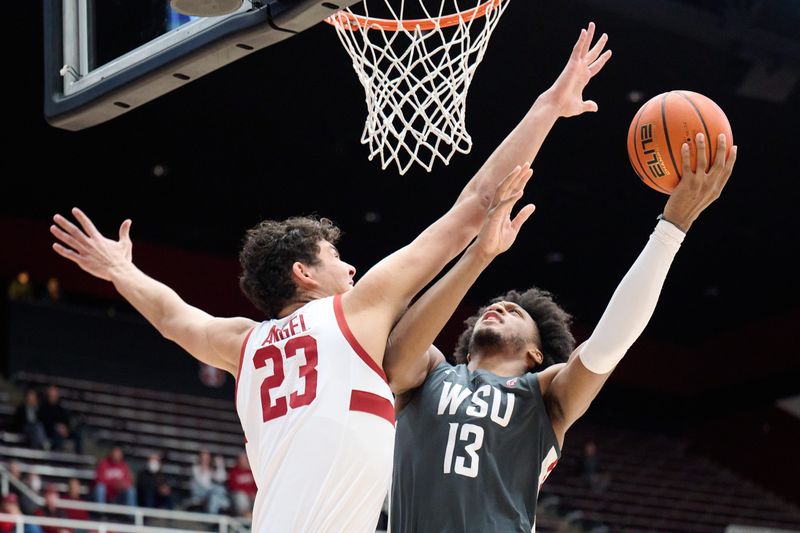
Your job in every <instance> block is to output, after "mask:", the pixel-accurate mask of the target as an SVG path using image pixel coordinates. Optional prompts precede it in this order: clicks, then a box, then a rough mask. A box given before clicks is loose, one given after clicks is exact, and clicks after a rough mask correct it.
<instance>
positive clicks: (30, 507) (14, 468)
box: [8, 461, 39, 514]
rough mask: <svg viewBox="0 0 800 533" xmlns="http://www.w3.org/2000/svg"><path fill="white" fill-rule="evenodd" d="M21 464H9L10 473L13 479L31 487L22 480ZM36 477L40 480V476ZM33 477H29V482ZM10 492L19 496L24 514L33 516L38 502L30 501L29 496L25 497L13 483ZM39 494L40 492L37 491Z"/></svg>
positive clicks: (14, 462)
mask: <svg viewBox="0 0 800 533" xmlns="http://www.w3.org/2000/svg"><path fill="white" fill-rule="evenodd" d="M20 466H21V465H20V464H19V462H18V461H11V462H10V463H8V473H9V474H10V475H11V478H13V479H15V480H17V481H19V482H20V483H22V484H25V485H29V484H28V483H26V482H25V481H24V480H23V479H22V472H21V469H20ZM34 476H35V479H38V477H39V476H36V475H35V474H34ZM30 478H31V476H30V475H29V476H28V480H30ZM8 490H9V491H10V493H13V494H16V495H17V504H18V505H19V506H20V508H21V509H22V514H33V512H34V511H36V507H37V505H36V502H34V501H33V500H32V499H30V498H29V497H28V496H26V495H25V493H24V492H22V491H21V490H20V489H18V488H17V487H16V486H15V485H14V484H13V483H9V484H8ZM36 492H38V490H37V491H36Z"/></svg>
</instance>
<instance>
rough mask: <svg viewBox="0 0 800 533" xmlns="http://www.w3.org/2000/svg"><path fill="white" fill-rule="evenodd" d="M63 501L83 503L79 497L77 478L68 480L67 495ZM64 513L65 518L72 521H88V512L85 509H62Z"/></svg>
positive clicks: (79, 490)
mask: <svg viewBox="0 0 800 533" xmlns="http://www.w3.org/2000/svg"><path fill="white" fill-rule="evenodd" d="M64 499H65V500H72V501H76V502H82V501H84V499H83V497H82V496H81V482H80V481H79V480H78V478H75V477H73V478H70V479H69V484H68V485H67V495H66V496H65V497H64ZM64 512H65V513H67V518H70V519H72V520H89V518H90V517H89V511H87V510H86V509H64Z"/></svg>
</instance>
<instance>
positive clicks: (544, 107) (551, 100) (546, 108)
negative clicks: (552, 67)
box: [531, 88, 561, 122]
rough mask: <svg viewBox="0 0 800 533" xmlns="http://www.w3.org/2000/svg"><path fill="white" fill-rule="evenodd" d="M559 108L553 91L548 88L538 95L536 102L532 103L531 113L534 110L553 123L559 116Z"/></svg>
mask: <svg viewBox="0 0 800 533" xmlns="http://www.w3.org/2000/svg"><path fill="white" fill-rule="evenodd" d="M559 108H560V106H559V103H558V98H556V95H555V94H554V92H553V89H552V88H550V89H547V90H546V91H545V92H543V93H542V94H540V95H539V97H538V98H537V99H536V101H534V102H533V106H532V107H531V111H534V110H535V111H537V112H539V113H541V114H543V115H544V116H546V117H549V118H551V119H552V120H553V121H554V122H555V121H556V120H558V118H559V117H560V116H561V113H560V112H559Z"/></svg>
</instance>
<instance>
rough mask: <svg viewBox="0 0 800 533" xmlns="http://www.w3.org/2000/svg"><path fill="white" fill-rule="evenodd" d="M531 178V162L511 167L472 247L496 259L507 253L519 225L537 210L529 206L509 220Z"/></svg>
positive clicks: (498, 188)
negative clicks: (512, 168)
mask: <svg viewBox="0 0 800 533" xmlns="http://www.w3.org/2000/svg"><path fill="white" fill-rule="evenodd" d="M531 175H533V171H531V169H530V163H527V162H526V163H525V164H524V165H522V166H517V167H516V168H514V170H512V171H511V173H510V174H509V175H508V176H506V178H505V179H504V180H503V181H502V182H501V183H500V185H499V186H498V187H497V190H496V191H495V195H494V200H493V201H492V205H491V207H490V208H489V212H488V213H487V215H486V221H485V222H484V224H483V227H482V228H481V231H480V233H478V237H477V239H476V240H475V247H476V248H477V249H479V250H480V251H481V252H482V253H484V254H486V255H487V256H489V257H495V256H497V255H499V254H501V253H503V252H505V251H506V250H508V249H509V248H510V247H511V245H512V244H514V240H515V239H516V238H517V234H518V233H519V230H520V228H521V227H522V225H523V224H524V223H525V221H526V220H528V218H529V217H530V216H531V215H532V214H533V211H534V209H535V208H536V207H535V206H534V205H533V204H528V205H526V206H525V207H523V208H522V209H521V210H520V211H519V213H517V216H515V217H514V219H513V220H512V219H511V210H512V209H513V208H514V205H515V204H516V203H517V200H519V199H520V198H522V194H523V193H524V192H525V185H526V184H527V183H528V180H530V179H531Z"/></svg>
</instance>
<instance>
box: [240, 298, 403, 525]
mask: <svg viewBox="0 0 800 533" xmlns="http://www.w3.org/2000/svg"><path fill="white" fill-rule="evenodd" d="M236 411H237V412H238V414H239V419H240V420H241V422H242V427H243V428H244V434H245V439H246V448H247V457H248V459H249V460H250V467H251V468H252V470H253V476H254V477H255V480H256V484H257V485H258V494H257V495H256V501H255V508H254V509H253V531H254V532H258V533H261V532H270V533H271V532H276V533H292V532H308V533H313V532H338V531H342V532H348V533H350V532H352V533H359V532H365V533H366V532H374V531H375V526H376V524H377V522H378V516H379V513H380V509H381V505H382V503H383V500H384V497H385V496H386V493H387V491H388V489H389V483H390V480H391V474H392V453H393V447H394V430H395V427H394V400H393V397H392V393H391V391H390V390H389V385H388V383H387V381H386V375H385V374H384V373H383V370H382V369H381V368H380V367H379V366H378V365H377V364H376V363H375V361H374V360H373V359H372V358H371V357H370V356H369V355H368V354H367V353H366V352H365V351H364V349H363V348H362V347H361V346H360V345H359V344H358V342H357V341H356V339H355V337H353V334H352V333H351V332H350V328H349V327H348V326H347V323H346V322H345V318H344V313H343V312H342V302H341V296H332V297H329V298H323V299H319V300H314V301H312V302H309V303H308V304H306V305H304V306H303V307H301V308H300V309H298V310H297V311H295V312H294V313H292V314H291V315H289V316H287V317H285V318H281V319H278V320H268V321H266V322H262V323H261V324H259V325H258V326H256V327H255V328H253V330H252V331H251V332H250V333H249V334H248V336H247V339H246V340H245V342H244V345H243V346H242V354H241V359H240V361H239V375H238V377H237V379H236Z"/></svg>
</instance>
